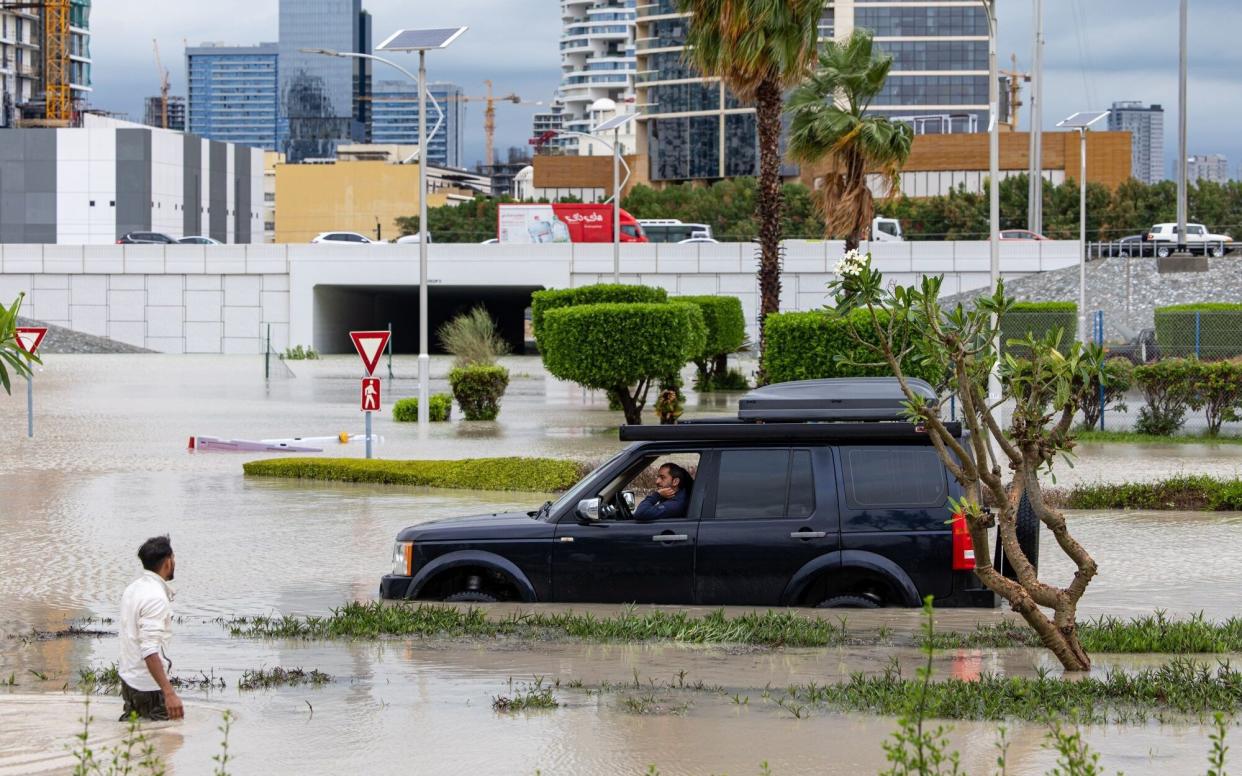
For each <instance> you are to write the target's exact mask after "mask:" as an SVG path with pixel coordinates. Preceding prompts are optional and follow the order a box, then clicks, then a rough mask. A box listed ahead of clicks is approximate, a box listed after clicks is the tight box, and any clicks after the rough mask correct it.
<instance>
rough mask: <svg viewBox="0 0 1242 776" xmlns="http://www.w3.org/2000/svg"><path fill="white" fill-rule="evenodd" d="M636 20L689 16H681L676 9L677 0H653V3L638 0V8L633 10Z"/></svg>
mask: <svg viewBox="0 0 1242 776" xmlns="http://www.w3.org/2000/svg"><path fill="white" fill-rule="evenodd" d="M635 11H637V14H638V18H640V19H647V18H651V17H656V16H668V17H676V16H689V14H683V13H681V12H680V11H679V10H678V9H677V0H654V2H646V0H639V4H638V7H637V8H636V9H635Z"/></svg>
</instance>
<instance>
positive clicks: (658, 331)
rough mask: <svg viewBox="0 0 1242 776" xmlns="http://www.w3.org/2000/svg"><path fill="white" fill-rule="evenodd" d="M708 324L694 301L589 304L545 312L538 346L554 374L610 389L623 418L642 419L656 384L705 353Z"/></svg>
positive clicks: (580, 383) (584, 383) (638, 420)
mask: <svg viewBox="0 0 1242 776" xmlns="http://www.w3.org/2000/svg"><path fill="white" fill-rule="evenodd" d="M706 341H707V327H706V325H705V324H704V323H703V313H702V311H701V310H700V309H699V306H698V305H694V304H686V303H684V302H668V303H664V304H591V305H579V306H576V307H563V308H559V309H555V310H549V311H548V312H547V314H546V315H545V316H544V321H543V338H542V339H541V340H540V349H541V350H542V351H543V362H544V364H545V366H547V369H548V371H549V372H550V373H552V375H554V376H556V377H559V378H561V379H562V380H570V381H572V382H575V383H578V384H579V385H582V386H585V387H587V388H599V389H603V390H607V391H610V392H612V393H613V394H614V395H615V396H616V398H617V399H618V401H619V402H620V403H621V406H622V409H624V410H625V414H626V422H628V423H641V422H642V416H641V411H642V406H643V404H644V403H645V402H646V396H647V391H646V389H647V388H649V387H650V386H651V385H652V384H653V383H654V382H656V381H657V380H660V379H664V378H666V377H668V376H669V375H675V374H677V373H678V372H680V371H681V368H682V367H683V366H685V365H686V364H687V363H688V362H689V361H691V360H693V359H694V358H695V357H696V356H698V355H700V354H701V353H702V352H703V346H704V344H705V343H706Z"/></svg>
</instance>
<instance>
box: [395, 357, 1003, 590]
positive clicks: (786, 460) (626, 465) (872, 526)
mask: <svg viewBox="0 0 1242 776" xmlns="http://www.w3.org/2000/svg"><path fill="white" fill-rule="evenodd" d="M917 389H918V390H919V392H920V394H921V395H923V396H924V397H926V398H927V399H928V400H931V399H933V398H934V392H933V390H932V388H931V386H929V385H927V384H926V383H919V384H918V385H917ZM901 401H902V396H901V393H900V391H899V389H898V386H897V384H896V381H895V380H893V379H891V378H864V379H840V380H807V381H800V382H793V383H780V384H776V385H771V386H767V387H765V388H760V389H757V390H755V391H751V392H750V393H749V394H747V395H746V396H745V397H743V399H742V401H741V403H740V408H739V411H738V417H736V418H723V419H712V420H696V421H689V422H682V423H677V424H674V425H659V426H622V427H621V439H622V440H623V441H631V442H634V444H632V445H630V446H629V447H627V448H626V449H625V450H623V451H622V452H620V453H619V454H617V455H616V456H615V457H613V458H612V460H610V461H608V462H607V463H605V464H604V465H602V466H600V467H599V468H598V469H597V470H595V471H594V472H592V473H591V474H590V475H588V476H587V477H586V478H585V479H583V480H582V481H581V482H579V483H578V484H577V485H575V486H574V487H573V488H571V489H570V490H569V491H567V492H566V493H565V494H564V495H562V496H561V497H560V498H559V499H558V500H556V501H555V502H548V503H547V504H545V505H544V506H543V507H542V508H540V509H539V510H537V511H534V512H518V513H508V514H492V515H483V516H478V517H464V518H450V519H445V520H437V521H433V522H429V523H423V524H420V525H416V526H412V527H410V528H406V529H405V530H403V531H401V532H400V534H399V535H398V536H397V543H396V546H395V547H394V551H393V573H392V574H389V575H385V576H384V577H383V579H382V580H381V582H380V596H381V597H383V598H390V599H394V598H395V599H432V600H445V601H478V602H488V601H523V602H534V601H562V602H564V601H568V602H602V603H609V602H635V603H657V604H701V605H712V606H715V605H725V604H740V605H758V606H814V607H838V606H849V607H865V608H871V607H876V606H918V605H919V604H920V603H921V601H922V598H923V597H924V596H927V595H932V596H934V597H935V603H936V605H937V606H941V607H944V606H975V607H994V606H996V605H997V602H998V599H997V597H996V596H995V595H994V594H993V593H992V592H991V591H989V590H987V589H986V588H984V587H983V586H982V585H981V584H980V582H979V579H978V577H976V576H975V574H974V572H973V571H972V569H973V568H974V550H973V548H972V546H971V542H970V537H969V534H967V533H966V530H965V524H964V522H962V521H960V519H958V518H956V517H954V516H952V515H951V514H950V509H949V499H950V498H953V497H955V496H959V495H960V494H961V488H960V486H959V485H958V484H957V483H956V481H954V480H953V478H952V477H951V476H949V474H948V472H947V471H946V469H945V468H944V465H943V464H942V463H941V462H940V460H939V458H938V457H937V455H936V451H935V449H934V448H933V447H932V444H931V441H930V439H929V437H928V435H927V433H926V432H925V431H923V430H922V429H921V428H920V427H918V426H915V425H913V424H911V423H909V422H906V421H904V420H902V419H901V417H902V416H901ZM954 431H955V433H964V432H962V431H961V430H960V429H958V428H955V429H954ZM665 463H677V464H678V465H680V466H682V467H683V468H684V469H686V470H687V471H689V472H690V473H691V474H692V475H693V484H692V485H691V486H690V490H689V494H688V499H687V508H686V513H685V516H684V517H674V518H665V519H658V520H652V521H642V520H636V519H634V517H633V514H634V511H635V504H636V503H637V502H638V501H639V500H640V498H641V496H642V495H643V493H642V491H649V490H651V489H653V488H654V477H655V474H656V471H657V470H658V468H659V467H660V466H661V465H663V464H665Z"/></svg>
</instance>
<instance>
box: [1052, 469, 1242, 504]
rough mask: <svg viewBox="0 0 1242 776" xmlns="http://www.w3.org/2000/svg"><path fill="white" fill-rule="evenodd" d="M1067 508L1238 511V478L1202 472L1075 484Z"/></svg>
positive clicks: (1241, 483) (1241, 499)
mask: <svg viewBox="0 0 1242 776" xmlns="http://www.w3.org/2000/svg"><path fill="white" fill-rule="evenodd" d="M1066 506H1067V507H1068V508H1070V509H1207V510H1215V511H1236V510H1242V480H1218V479H1215V478H1214V477H1206V476H1203V475H1189V476H1183V477H1174V478H1172V479H1168V480H1162V481H1160V482H1127V483H1122V484H1119V485H1106V484H1094V485H1079V486H1077V487H1075V488H1074V489H1073V490H1072V491H1070V493H1069V497H1068V499H1067V501H1066Z"/></svg>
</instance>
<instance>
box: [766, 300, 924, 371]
mask: <svg viewBox="0 0 1242 776" xmlns="http://www.w3.org/2000/svg"><path fill="white" fill-rule="evenodd" d="M879 315H880V320H881V322H883V321H886V320H887V317H886V316H887V314H886V313H883V312H881V313H880V314H879ZM851 322H852V323H853V324H854V326H855V328H857V330H858V333H859V335H860V336H861V337H862V338H863V339H864V340H865V341H867V342H874V341H875V335H874V334H873V333H872V328H871V321H870V318H869V317H868V313H867V311H866V310H855V311H854V312H852V313H850V314H849V316H848V317H840V316H838V315H836V314H835V313H832V312H829V311H826V310H815V311H811V312H801V313H774V314H772V315H769V316H768V318H767V322H766V323H765V324H764V334H765V337H766V346H765V349H764V353H763V368H764V371H765V373H766V374H767V377H768V381H769V382H773V383H783V382H787V381H790V380H814V379H819V378H824V377H885V376H889V375H891V374H892V373H891V372H890V371H889V369H888V368H887V367H855V366H850V365H848V364H841V363H837V362H836V361H835V360H834V359H835V357H836V356H838V355H841V356H848V357H849V358H851V359H853V360H855V361H861V362H870V361H879V360H881V359H880V357H879V356H877V355H876V354H874V353H872V352H870V351H869V350H867V349H866V348H864V347H863V346H861V345H859V344H858V343H857V342H855V341H854V339H853V338H852V337H851V336H850V334H849V324H850V323H851ZM902 369H903V371H905V373H906V374H907V375H908V376H911V377H921V378H923V379H924V380H927V381H928V382H930V383H932V384H933V385H934V384H936V383H938V382H940V381H941V380H943V379H944V375H942V374H930V373H929V370H928V369H927V368H926V367H924V366H921V365H919V364H917V363H915V361H914V359H913V358H909V359H907V360H906V363H904V364H903V365H902Z"/></svg>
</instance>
